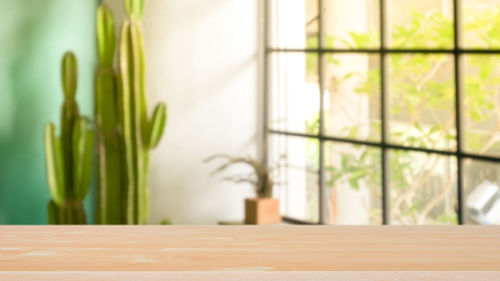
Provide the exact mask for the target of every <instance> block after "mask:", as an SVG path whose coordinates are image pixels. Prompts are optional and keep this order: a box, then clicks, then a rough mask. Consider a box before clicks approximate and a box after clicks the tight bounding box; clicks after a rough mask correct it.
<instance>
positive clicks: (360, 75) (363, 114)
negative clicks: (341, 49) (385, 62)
mask: <svg viewBox="0 0 500 281" xmlns="http://www.w3.org/2000/svg"><path fill="white" fill-rule="evenodd" d="M323 58H324V60H325V64H324V65H325V74H324V75H325V79H324V81H325V86H324V89H325V95H324V114H325V116H324V118H325V128H326V134H329V135H333V136H340V137H345V138H351V139H362V140H372V141H379V140H380V135H381V132H380V130H381V123H380V122H381V121H380V58H379V56H378V55H350V54H348V55H332V54H325V55H324V56H323Z"/></svg>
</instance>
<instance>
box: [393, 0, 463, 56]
mask: <svg viewBox="0 0 500 281" xmlns="http://www.w3.org/2000/svg"><path fill="white" fill-rule="evenodd" d="M387 12H388V15H387V16H388V20H387V23H388V27H389V31H390V36H388V37H389V40H390V42H389V45H390V46H391V47H393V48H453V45H454V44H453V42H454V35H453V34H454V33H453V20H452V19H453V16H452V15H453V1H451V0H419V1H401V0H387Z"/></svg>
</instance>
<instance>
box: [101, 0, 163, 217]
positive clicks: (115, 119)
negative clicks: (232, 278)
mask: <svg viewBox="0 0 500 281" xmlns="http://www.w3.org/2000/svg"><path fill="white" fill-rule="evenodd" d="M125 7H126V10H127V13H128V16H129V18H128V19H127V20H125V21H124V23H123V25H122V28H121V42H120V44H119V59H118V63H119V69H118V71H117V72H113V71H112V66H111V63H110V62H112V61H113V52H111V50H114V42H115V40H114V38H115V35H114V32H113V30H114V24H113V18H112V15H111V13H110V12H109V9H108V8H107V7H106V6H104V5H101V6H100V7H99V9H98V12H97V20H98V22H97V34H98V49H99V61H100V65H99V68H98V70H97V78H96V120H97V124H98V128H99V165H100V167H99V173H100V175H99V192H98V197H97V204H98V210H97V213H98V221H99V223H114V222H116V223H118V220H116V221H114V222H111V221H110V217H115V216H112V215H111V213H112V212H115V211H118V210H114V211H113V210H112V207H111V205H112V204H111V203H112V200H111V198H114V199H115V200H119V199H122V200H123V201H124V202H125V205H122V204H118V203H117V202H115V203H114V205H115V206H119V207H120V208H123V210H122V213H121V214H122V223H127V224H144V223H146V222H147V217H148V211H149V203H148V202H149V195H148V194H149V191H148V182H147V178H148V170H149V150H150V149H152V148H154V147H155V146H156V145H157V144H158V142H159V140H160V138H161V136H162V134H163V130H164V127H165V123H166V115H167V108H166V105H165V104H160V105H158V106H157V107H156V109H155V111H154V114H153V118H152V120H149V119H148V110H147V98H146V91H145V58H144V40H143V36H142V30H141V24H140V22H141V19H142V15H143V12H144V0H125ZM115 138H116V139H115ZM111 144H112V145H113V146H112V147H115V148H116V147H119V148H120V151H112V147H111ZM115 164H116V165H121V169H118V168H117V167H116V166H115ZM116 175H118V176H120V178H119V179H121V181H119V180H118V179H116V180H113V179H114V178H115V176H116ZM120 185H121V186H120ZM118 186H120V187H118Z"/></svg>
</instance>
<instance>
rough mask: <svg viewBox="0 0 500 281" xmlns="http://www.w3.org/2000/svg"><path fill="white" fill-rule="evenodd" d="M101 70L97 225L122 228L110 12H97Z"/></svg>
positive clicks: (97, 100) (97, 92)
mask: <svg viewBox="0 0 500 281" xmlns="http://www.w3.org/2000/svg"><path fill="white" fill-rule="evenodd" d="M97 43H98V53H99V67H98V69H97V73H96V88H95V105H96V106H95V117H96V118H95V119H96V124H97V128H98V153H99V161H98V166H99V167H98V183H97V197H96V201H97V202H96V205H97V208H96V221H97V223H99V224H122V223H124V220H125V214H124V210H125V204H124V203H123V199H124V188H123V184H124V182H125V181H124V179H123V177H124V176H123V168H122V165H123V157H122V146H123V145H122V140H121V137H120V134H121V132H120V129H119V128H121V124H120V116H119V104H118V85H117V82H116V79H117V78H116V74H115V71H114V70H113V60H114V54H115V49H116V46H115V45H116V39H115V31H114V20H113V15H112V13H111V11H110V9H109V8H108V7H107V6H105V5H101V6H99V8H98V10H97Z"/></svg>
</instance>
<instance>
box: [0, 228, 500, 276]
mask: <svg viewBox="0 0 500 281" xmlns="http://www.w3.org/2000/svg"><path fill="white" fill-rule="evenodd" d="M0 271H92V272H101V271H110V272H117V271H150V272H151V271H175V272H196V271H221V272H225V271H240V272H265V271H308V272H311V271H325V272H326V271H390V272H393V271H443V272H446V271H500V227H480V226H449V227H446V226H444V227H434V226H427V227H404V226H383V227H369V226H366V227H361V226H290V225H275V226H1V227H0ZM492 274H493V273H492ZM496 274H497V275H496V276H497V278H498V277H499V275H498V272H497V273H496ZM68 280H69V279H68ZM394 280H399V279H394ZM401 280H404V279H401ZM444 280H447V279H444ZM497 280H500V278H498V279H497Z"/></svg>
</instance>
